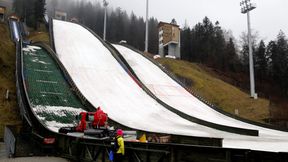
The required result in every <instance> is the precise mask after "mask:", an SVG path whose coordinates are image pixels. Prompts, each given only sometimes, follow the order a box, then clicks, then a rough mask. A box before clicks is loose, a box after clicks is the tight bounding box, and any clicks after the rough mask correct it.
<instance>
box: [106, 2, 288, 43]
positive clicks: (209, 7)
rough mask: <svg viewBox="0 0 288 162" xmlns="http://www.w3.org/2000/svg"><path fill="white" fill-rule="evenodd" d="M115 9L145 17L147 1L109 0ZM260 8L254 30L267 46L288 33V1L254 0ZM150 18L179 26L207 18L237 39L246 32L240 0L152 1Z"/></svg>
mask: <svg viewBox="0 0 288 162" xmlns="http://www.w3.org/2000/svg"><path fill="white" fill-rule="evenodd" d="M107 1H109V3H110V6H112V7H113V8H116V7H121V8H122V9H125V10H126V11H127V12H128V13H130V12H131V11H132V10H133V11H134V13H135V14H136V15H138V16H145V5H146V0H107ZM252 2H254V3H256V4H257V8H256V9H255V10H253V11H252V12H251V21H252V24H251V25H252V29H254V30H256V31H258V32H259V36H260V38H263V39H264V40H265V41H266V43H267V42H268V41H270V40H272V39H275V38H276V36H277V34H278V33H279V31H280V29H281V30H282V31H284V33H285V34H286V35H287V34H288V19H287V17H286V16H288V9H287V8H288V0H252ZM149 3H150V4H149V6H150V13H149V16H154V17H156V18H157V19H158V20H159V21H166V22H170V21H171V19H172V18H175V19H176V21H177V22H178V24H179V25H180V26H183V25H184V24H185V20H187V23H188V24H189V26H194V25H195V24H196V23H198V22H200V21H202V19H203V18H204V16H208V17H209V18H210V19H211V20H212V21H213V22H215V21H216V20H218V21H219V22H220V25H221V26H222V27H223V28H225V29H227V30H229V29H231V30H232V32H233V35H234V36H235V37H236V38H237V39H238V38H239V36H240V34H241V32H243V31H246V30H247V22H246V21H247V20H246V15H243V14H241V13H240V6H239V3H240V0H149Z"/></svg>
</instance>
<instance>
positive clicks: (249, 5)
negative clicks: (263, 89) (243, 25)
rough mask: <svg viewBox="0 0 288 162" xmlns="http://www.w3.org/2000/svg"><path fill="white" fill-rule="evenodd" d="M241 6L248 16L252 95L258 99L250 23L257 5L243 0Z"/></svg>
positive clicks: (248, 0) (242, 11)
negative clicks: (251, 15) (251, 13)
mask: <svg viewBox="0 0 288 162" xmlns="http://www.w3.org/2000/svg"><path fill="white" fill-rule="evenodd" d="M240 6H241V13H243V14H247V25H248V46H249V69H250V95H251V97H252V98H254V99H257V94H256V93H255V78H254V63H253V49H252V39H251V23H250V11H252V10H253V9H255V8H256V5H254V4H252V3H251V2H250V0H243V1H242V2H241V3H240Z"/></svg>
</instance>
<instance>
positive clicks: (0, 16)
mask: <svg viewBox="0 0 288 162" xmlns="http://www.w3.org/2000/svg"><path fill="white" fill-rule="evenodd" d="M5 14H6V7H4V6H0V21H2V22H3V21H4V18H5Z"/></svg>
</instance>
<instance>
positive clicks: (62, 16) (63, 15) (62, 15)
mask: <svg viewBox="0 0 288 162" xmlns="http://www.w3.org/2000/svg"><path fill="white" fill-rule="evenodd" d="M55 19H58V20H63V21H66V20H67V13H66V12H63V11H59V10H56V11H55Z"/></svg>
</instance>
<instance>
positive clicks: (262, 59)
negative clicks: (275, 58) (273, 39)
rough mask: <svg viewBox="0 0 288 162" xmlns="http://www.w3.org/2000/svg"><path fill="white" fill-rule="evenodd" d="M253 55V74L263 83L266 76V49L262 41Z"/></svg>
mask: <svg viewBox="0 0 288 162" xmlns="http://www.w3.org/2000/svg"><path fill="white" fill-rule="evenodd" d="M255 53H256V54H255V73H256V76H257V77H258V78H259V80H260V81H263V79H264V78H265V76H266V74H267V58H266V47H265V43H264V41H263V40H261V41H260V43H259V46H258V48H257V50H256V52H255Z"/></svg>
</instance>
